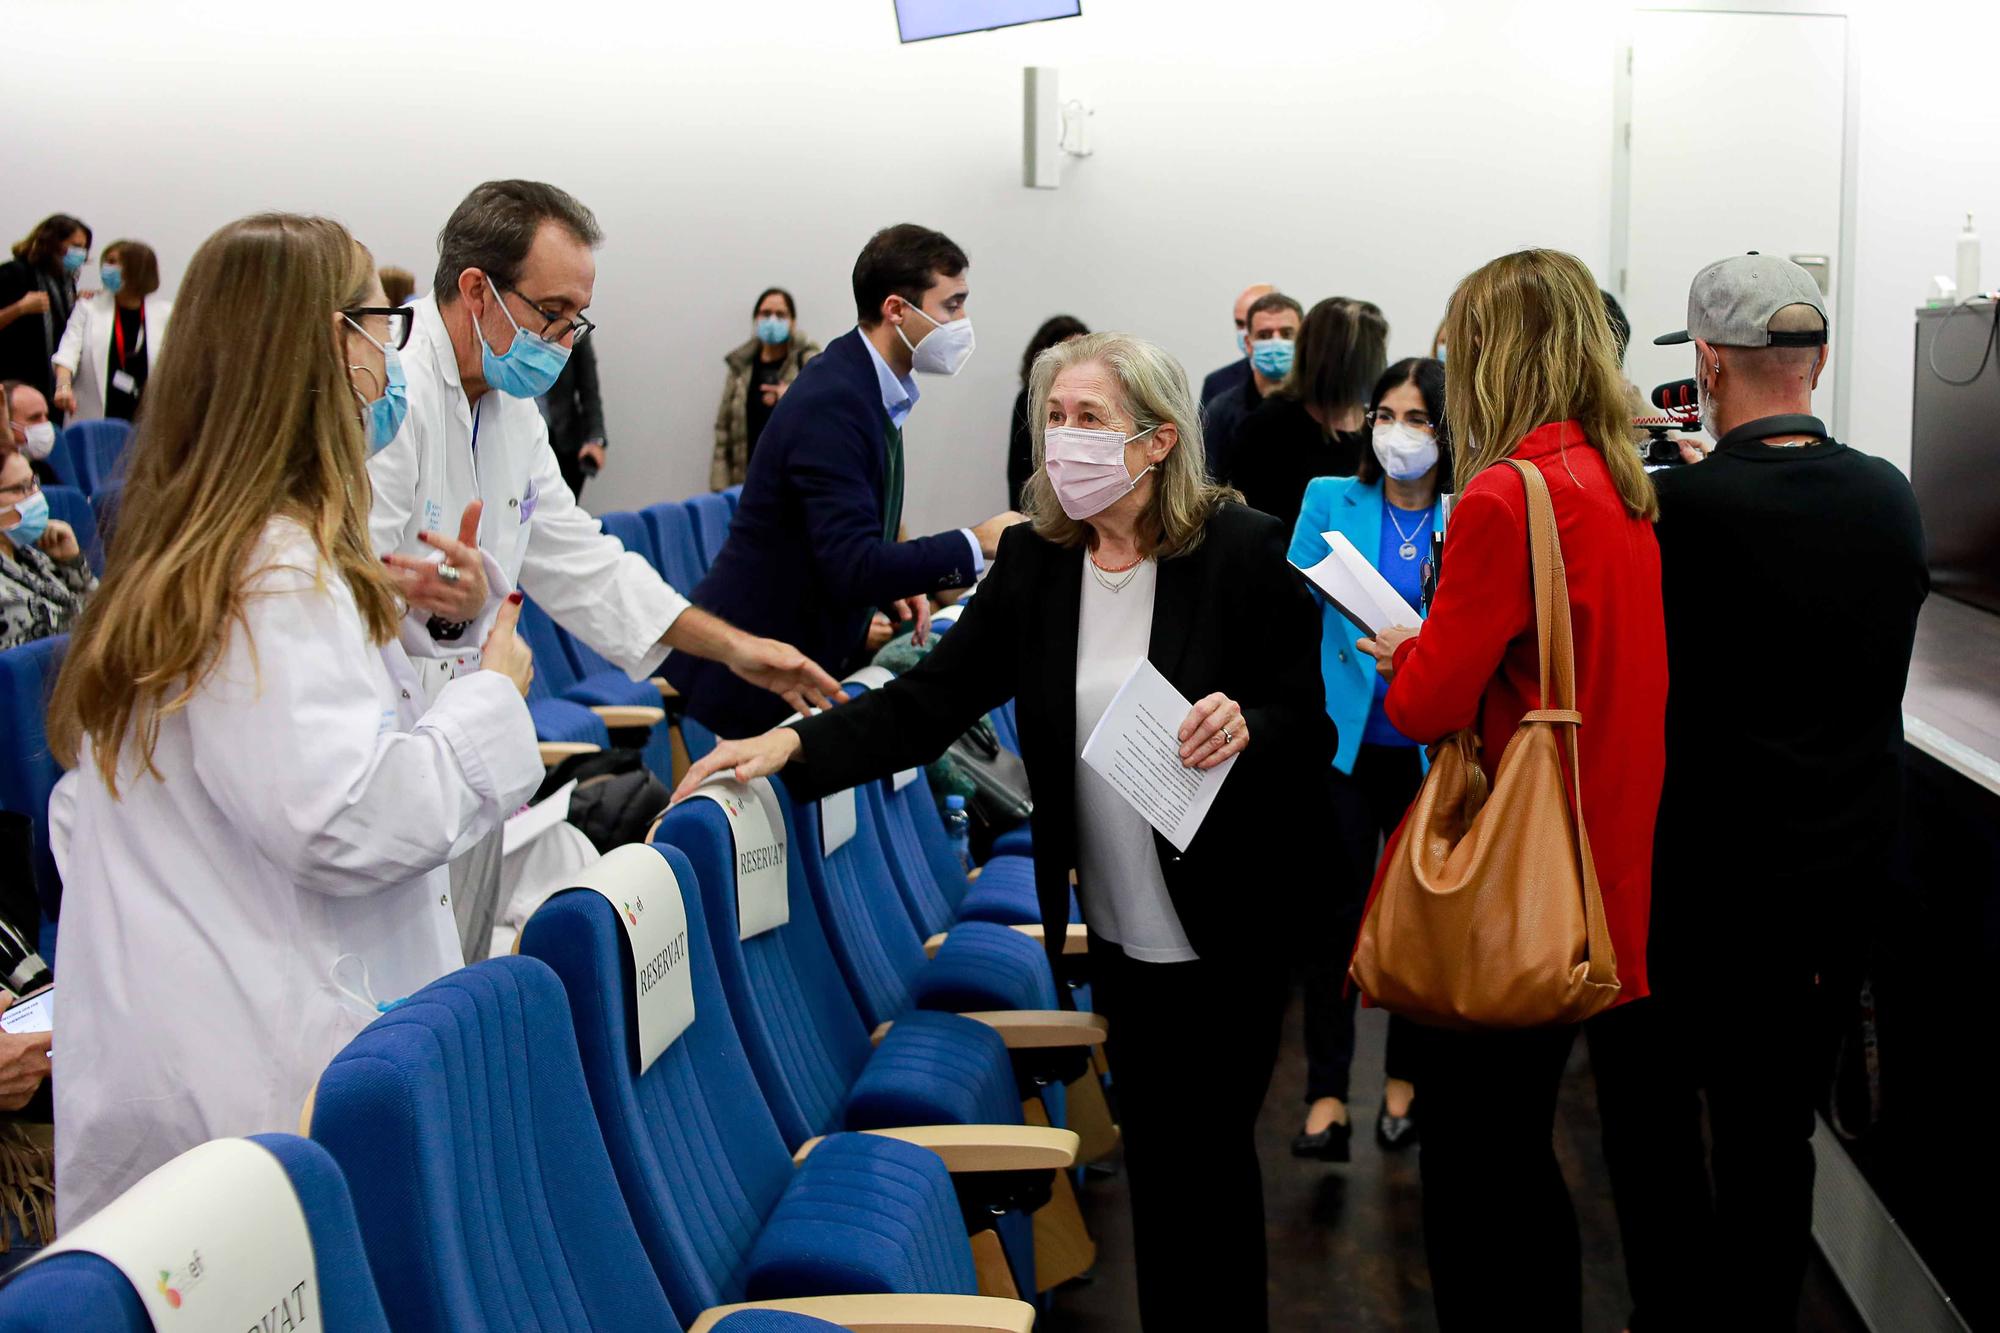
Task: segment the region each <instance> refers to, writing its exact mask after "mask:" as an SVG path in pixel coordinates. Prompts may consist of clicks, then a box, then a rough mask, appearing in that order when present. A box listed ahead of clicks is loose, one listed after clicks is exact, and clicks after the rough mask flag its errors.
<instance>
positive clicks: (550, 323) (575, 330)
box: [500, 287, 597, 347]
mask: <svg viewBox="0 0 2000 1333" xmlns="http://www.w3.org/2000/svg"><path fill="white" fill-rule="evenodd" d="M500 290H501V291H503V292H508V293H510V294H512V295H514V296H518V297H520V298H521V304H522V305H525V306H527V307H528V309H530V310H532V311H534V312H535V314H537V315H538V316H540V317H541V321H542V329H541V333H542V338H543V340H544V341H546V342H552V343H559V342H561V341H563V340H564V339H565V338H569V337H570V335H571V334H575V335H576V336H575V338H573V339H571V340H570V346H572V347H574V346H576V344H577V343H580V342H582V341H583V340H584V339H585V338H588V337H589V336H590V331H591V330H592V329H594V328H596V327H597V325H595V324H593V323H592V322H591V321H589V320H587V319H585V318H584V317H583V316H582V315H574V316H571V315H558V314H555V313H553V312H551V311H548V310H544V309H543V308H542V307H541V306H539V305H537V304H536V303H535V300H534V298H533V297H531V296H529V295H528V294H527V293H526V292H524V291H522V290H521V289H520V288H519V287H502V288H501V289H500Z"/></svg>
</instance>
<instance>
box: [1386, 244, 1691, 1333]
mask: <svg viewBox="0 0 2000 1333" xmlns="http://www.w3.org/2000/svg"><path fill="white" fill-rule="evenodd" d="M1445 341H1446V342H1447V343H1449V344H1450V346H1451V357H1450V359H1449V360H1448V361H1447V362H1446V363H1445V377H1446V384H1445V397H1446V412H1447V414H1448V416H1449V417H1450V419H1451V421H1452V424H1453V434H1454V439H1455V442H1454V445H1453V454H1454V460H1453V461H1454V464H1455V467H1456V469H1457V475H1458V476H1459V477H1461V478H1464V479H1466V480H1464V481H1463V483H1462V486H1461V489H1460V492H1459V497H1458V501H1457V504H1456V505H1455V506H1454V508H1453V509H1452V514H1451V522H1450V525H1449V527H1448V529H1447V531H1446V535H1445V545H1444V556H1443V561H1442V565H1441V570H1440V573H1441V575H1442V577H1441V578H1440V579H1439V583H1438V590H1437V595H1436V598H1435V600H1434V602H1433V604H1432V606H1431V613H1430V618H1429V619H1428V620H1426V621H1425V623H1424V625H1423V629H1422V633H1421V634H1419V633H1418V632H1417V631H1415V630H1403V629H1395V630H1389V631H1386V632H1384V633H1383V634H1382V635H1381V636H1380V637H1379V639H1372V640H1363V641H1362V644H1361V646H1362V647H1363V648H1364V649H1365V650H1366V651H1369V652H1372V653H1374V654H1375V655H1376V657H1377V659H1378V665H1379V666H1380V669H1381V671H1382V673H1383V674H1384V675H1386V676H1389V677H1390V687H1389V694H1388V698H1387V700H1386V702H1385V709H1386V711H1387V713H1388V715H1389V719H1390V720H1391V721H1392V722H1394V723H1395V724H1396V727H1397V729H1398V730H1400V731H1402V732H1403V734H1405V735H1407V736H1410V737H1412V738H1414V739H1416V740H1419V741H1424V742H1429V741H1434V740H1437V739H1439V738H1440V737H1443V736H1446V735H1448V734H1450V733H1451V732H1453V731H1456V730H1458V729H1460V728H1462V727H1468V726H1477V728H1478V730H1479V737H1480V741H1481V746H1482V749H1481V762H1482V764H1483V765H1484V766H1485V767H1486V770H1487V775H1488V776H1489V777H1490V776H1492V773H1493V770H1494V768H1495V767H1496V766H1497V765H1498V764H1499V761H1500V756H1501V754H1502V753H1503V752H1504V751H1505V750H1506V748H1507V742H1508V740H1509V739H1510V738H1511V737H1512V736H1513V734H1514V732H1515V729H1516V728H1517V727H1519V725H1520V721H1521V716H1522V714H1523V713H1526V712H1528V711H1529V710H1530V709H1535V708H1539V707H1541V706H1542V701H1541V699H1540V698H1539V685H1538V674H1537V666H1536V648H1535V633H1534V630H1535V615H1534V603H1533V591H1532V584H1531V582H1530V579H1529V571H1528V518H1527V500H1526V497H1525V495H1524V492H1523V490H1522V484H1521V479H1520V477H1519V476H1518V475H1517V474H1516V473H1515V472H1514V470H1513V469H1512V468H1508V467H1501V466H1495V465H1496V464H1498V463H1499V462H1500V461H1501V460H1502V459H1504V458H1510V457H1511V458H1518V459H1522V460H1524V461H1527V462H1532V463H1533V464H1535V465H1536V466H1537V467H1539V468H1540V469H1541V470H1542V475H1543V476H1544V477H1545V478H1547V480H1548V484H1549V493H1550V496H1551V497H1552V499H1553V501H1554V505H1555V514H1556V527H1557V530H1558V532H1559V534H1560V536H1561V539H1562V550H1563V561H1564V564H1565V565H1566V566H1567V569H1568V573H1569V598H1570V607H1571V612H1572V618H1573V621H1574V633H1575V639H1576V675H1577V699H1578V706H1579V708H1580V709H1581V711H1582V713H1583V718H1584V722H1583V726H1582V728H1581V729H1580V731H1579V733H1578V748H1579V759H1578V762H1579V766H1580V769H1581V778H1582V783H1583V818H1584V824H1585V826H1586V828H1587V829H1588V831H1589V834H1590V846H1591V850H1592V851H1593V852H1594V853H1595V856H1596V861H1597V875H1598V881H1599V883H1600V885H1601V886H1602V889H1603V893H1604V910H1605V916H1606V918H1607V919H1608V922H1609V925H1610V930H1611V942H1612V946H1613V948H1614V950H1615V951H1616V953H1617V960H1618V977H1619V981H1620V982H1621V985H1622V991H1621V995H1620V1000H1619V1003H1620V1005H1621V1006H1622V1005H1625V1004H1628V1003H1629V1002H1630V1001H1631V1000H1634V999H1637V998H1639V997H1641V996H1644V995H1645V994H1646V920H1647V913H1648V899H1649V895H1650V891H1651V867H1652V858H1653V820H1654V814H1655V812H1656V811H1657V809H1658V807H1659V803H1660V780H1661V773H1662V770H1663V767H1664V762H1665V760H1664V744H1665V737H1664V714H1665V709H1666V698H1667V666H1666V631H1665V626H1664V622H1663V620H1662V616H1661V609H1660V552H1659V546H1658V544H1657V543H1656V542H1655V541H1654V538H1653V519H1654V517H1655V514H1656V506H1655V502H1654V498H1653V486H1652V482H1651V481H1650V480H1649V479H1648V478H1647V476H1646V473H1645V470H1644V469H1643V467H1642V466H1641V464H1640V460H1639V454H1638V451H1637V450H1636V449H1634V448H1633V447H1632V444H1631V427H1630V419H1629V417H1628V416H1627V415H1626V413H1627V407H1626V398H1625V388H1624V377H1623V375H1622V374H1621V373H1620V371H1619V367H1618V355H1617V351H1616V348H1615V344H1614V343H1613V341H1612V336H1611V332H1610V329H1609V327H1608V326H1607V324H1606V322H1605V318H1604V307H1603V304H1602V298H1601V297H1600V296H1599V294H1598V289H1597V284H1596V282H1595V281H1594V280H1593V279H1592V278H1591V276H1590V272H1589V270H1588V269H1586V268H1585V267H1584V266H1583V265H1582V263H1580V262H1579V261H1578V260H1576V259H1575V258H1573V257H1571V256H1569V255H1565V254H1559V253H1556V252H1554V251H1548V250H1525V251H1522V252H1520V253H1518V254H1512V255H1507V256H1504V257H1503V258H1500V259H1496V260H1494V261H1493V262H1492V263H1490V264H1488V265H1486V266H1485V267H1484V268H1482V269H1480V270H1479V271H1478V272H1476V273H1473V274H1472V275H1471V276H1470V277H1468V278H1466V279H1465V281H1464V282H1462V283H1460V284H1459V287H1458V291H1457V292H1456V294H1455V295H1454V296H1453V298H1452V304H1451V313H1450V314H1449V315H1448V316H1447V317H1446V320H1445ZM1642 1008H1644V1006H1642ZM1619 1024H1620V1011H1619V1010H1618V1009H1613V1010H1610V1011H1607V1012H1606V1013H1605V1014H1602V1015H1599V1016H1598V1017H1597V1018H1595V1019H1592V1020H1591V1021H1590V1022H1589V1023H1587V1024H1585V1025H1584V1026H1585V1027H1586V1029H1587V1030H1589V1031H1590V1032H1591V1034H1592V1052H1593V1055H1594V1056H1595V1057H1597V1061H1598V1063H1599V1065H1600V1067H1601V1066H1602V1065H1603V1064H1604V1063H1605V1052H1603V1051H1602V1050H1601V1049H1600V1047H1601V1045H1603V1044H1604V1039H1603V1038H1602V1036H1601V1035H1600V1029H1601V1030H1602V1032H1608V1033H1612V1034H1616V1033H1617V1032H1618V1031H1619ZM1575 1036H1576V1033H1575V1030H1574V1029H1573V1028H1570V1027H1559V1028H1547V1029H1532V1030H1526V1031H1504V1032H1492V1031H1488V1032H1439V1033H1436V1034H1435V1038H1436V1050H1435V1051H1434V1052H1433V1051H1430V1050H1428V1049H1427V1050H1426V1064H1425V1067H1424V1075H1425V1083H1424V1151H1423V1160H1422V1172H1423V1185H1424V1232H1425V1244H1426V1248H1427V1249H1428V1251H1429V1256H1430V1267H1431V1283H1432V1288H1433V1290H1434V1292H1435V1294H1436V1298H1437V1310H1438V1317H1439V1321H1440V1323H1441V1324H1442V1326H1443V1327H1444V1328H1446V1329H1448V1330H1449V1329H1454V1328H1474V1327H1485V1328H1490V1327H1496V1326H1501V1325H1505V1326H1511V1327H1518V1328H1534V1329H1537V1330H1547V1331H1549V1333H1556V1331H1558V1330H1564V1329H1574V1328H1576V1327H1577V1326H1578V1324H1579V1322H1580V1318H1581V1314H1580V1299H1581V1297H1580V1272H1579V1259H1578V1253H1577V1233H1576V1217H1575V1214H1574V1212H1573V1211H1572V1210H1571V1207H1570V1202H1569V1195H1568V1192H1567V1191H1566V1189H1565V1188H1564V1186H1563V1180H1562V1174H1561V1172H1560V1170H1559V1169H1558V1168H1557V1164H1556V1158H1555V1153H1554V1149H1553V1145H1552V1135H1553V1130H1554V1122H1555V1103H1556V1091H1557V1087H1558V1084H1559V1083H1560V1081H1561V1078H1562V1072H1563V1066H1564V1065H1565V1064H1566V1063H1567V1061H1568V1058H1569V1051H1570V1046H1571V1044H1572V1043H1573V1041H1574V1040H1575ZM1616 1042H1617V1038H1616V1036H1615V1035H1614V1036H1613V1037H1612V1038H1611V1044H1613V1045H1615V1044H1616ZM1600 1073H1601V1068H1600ZM1609 1120H1610V1117H1609V1115H1608V1114H1607V1132H1606V1139H1607V1149H1610V1148H1611V1146H1612V1144H1611V1140H1613V1139H1614V1138H1615V1134H1616V1128H1617V1127H1616V1126H1615V1125H1610V1124H1609ZM1620 1146H1621V1147H1623V1146H1624V1145H1620ZM1616 1165H1617V1164H1616V1163H1614V1167H1615V1166H1616ZM1616 1178H1617V1177H1616V1174H1615V1172H1614V1180H1615V1179H1616ZM1634 1285H1635V1288H1636V1287H1637V1286H1638V1285H1640V1284H1638V1283H1636V1282H1635V1284H1634Z"/></svg>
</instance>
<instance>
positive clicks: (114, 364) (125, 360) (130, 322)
mask: <svg viewBox="0 0 2000 1333" xmlns="http://www.w3.org/2000/svg"><path fill="white" fill-rule="evenodd" d="M113 308H114V309H115V310H117V312H118V321H117V323H116V324H115V325H113V327H112V330H111V332H110V334H109V335H108V336H109V337H110V339H111V351H110V355H109V357H107V359H106V360H105V363H104V364H105V366H106V371H105V373H106V375H107V376H108V379H109V382H108V383H106V384H105V386H104V415H105V416H107V417H117V418H118V419H119V420H121V421H130V420H131V419H132V418H133V416H134V415H135V414H136V413H137V412H138V411H139V398H140V396H141V395H142V394H144V393H145V392H146V362H147V359H148V352H149V351H150V349H149V348H148V347H147V345H146V308H145V307H144V306H143V305H142V306H134V307H133V308H132V309H130V310H127V309H126V308H125V307H124V306H122V305H121V306H114V307H113ZM120 371H123V372H124V373H125V374H126V375H130V376H131V377H132V387H131V388H130V389H123V388H120V387H119V386H120V385H121V384H123V383H124V382H125V381H124V378H123V376H121V375H120V374H119V372H120Z"/></svg>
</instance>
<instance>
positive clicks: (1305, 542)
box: [1286, 477, 1443, 773]
mask: <svg viewBox="0 0 2000 1333" xmlns="http://www.w3.org/2000/svg"><path fill="white" fill-rule="evenodd" d="M1437 512H1438V511H1436V510H1433V511H1432V515H1431V524H1432V531H1434V532H1442V531H1443V528H1441V527H1439V526H1438V525H1437ZM1322 532H1338V533H1340V534H1341V535H1342V536H1344V537H1346V538H1347V540H1349V541H1351V542H1353V543H1354V549H1355V550H1357V551H1360V552H1361V553H1362V554H1363V555H1365V556H1367V557H1368V558H1369V559H1370V560H1373V559H1374V558H1375V553H1376V552H1377V551H1378V550H1380V549H1381V546H1382V483H1381V482H1379V481H1375V482H1362V481H1360V480H1358V479H1356V478H1354V477H1315V478H1314V479H1313V480H1312V481H1311V482H1310V483H1308V484H1307V486H1306V495H1305V499H1304V500H1303V501H1302V502H1301V503H1300V506H1299V523H1298V526H1297V527H1296V528H1294V529H1293V530H1292V549H1291V550H1290V551H1288V552H1287V553H1286V558H1287V559H1289V560H1290V561H1291V562H1292V563H1293V564H1295V565H1298V566H1301V567H1305V566H1310V565H1316V564H1318V563H1319V562H1320V561H1322V560H1324V559H1326V557H1327V545H1326V541H1325V539H1324V538H1322V537H1321V536H1320V534H1321V533H1322ZM1313 596H1314V597H1315V598H1317V599H1318V601H1319V605H1320V639H1319V669H1320V675H1321V676H1322V677H1324V678H1325V681H1326V715H1327V716H1328V717H1330V718H1332V719H1333V725H1334V726H1335V727H1336V728H1337V729H1338V730H1339V734H1340V744H1339V746H1338V747H1337V748H1336V749H1335V750H1334V755H1333V766H1334V767H1335V768H1338V769H1339V770H1340V771H1341V772H1343V773H1352V772H1353V771H1354V756H1355V755H1357V754H1359V753H1360V751H1361V733H1362V732H1363V731H1365V730H1367V727H1368V710H1369V709H1370V708H1371V707H1373V706H1374V703H1375V659H1374V658H1372V657H1370V656H1368V654H1366V653H1364V652H1362V651H1361V650H1359V649H1358V648H1356V647H1355V646H1354V641H1355V640H1356V639H1358V638H1361V637H1362V636H1363V635H1365V634H1367V632H1368V631H1366V630H1364V629H1362V628H1361V626H1359V625H1357V624H1355V623H1354V622H1353V621H1351V620H1349V619H1348V618H1347V617H1346V616H1344V615H1342V614H1340V612H1338V611H1336V610H1334V609H1333V606H1332V604H1331V603H1329V602H1328V601H1327V600H1326V597H1325V595H1324V594H1322V593H1321V592H1320V590H1319V589H1318V588H1314V589H1313ZM1422 610H1423V608H1421V607H1419V608H1418V613H1419V614H1422Z"/></svg>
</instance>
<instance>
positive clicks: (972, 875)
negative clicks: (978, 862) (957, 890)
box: [965, 866, 986, 884]
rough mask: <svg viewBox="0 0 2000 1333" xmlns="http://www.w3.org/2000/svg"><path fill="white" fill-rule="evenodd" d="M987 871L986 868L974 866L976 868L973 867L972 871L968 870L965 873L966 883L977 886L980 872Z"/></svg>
mask: <svg viewBox="0 0 2000 1333" xmlns="http://www.w3.org/2000/svg"><path fill="white" fill-rule="evenodd" d="M985 869H986V867H985V866H974V867H972V869H970V870H968V871H966V872H965V882H966V883H967V884H977V883H978V882H979V874H980V872H981V871H983V870H985Z"/></svg>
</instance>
